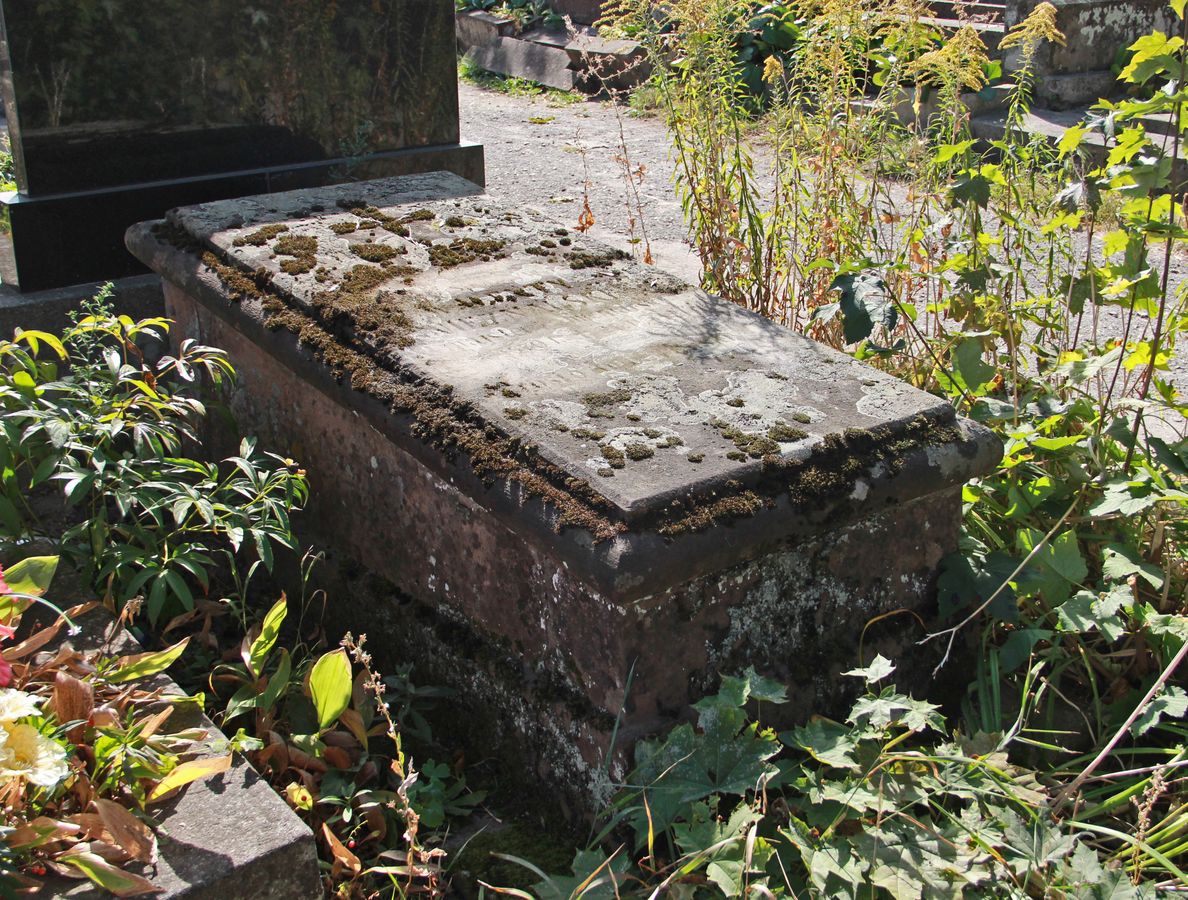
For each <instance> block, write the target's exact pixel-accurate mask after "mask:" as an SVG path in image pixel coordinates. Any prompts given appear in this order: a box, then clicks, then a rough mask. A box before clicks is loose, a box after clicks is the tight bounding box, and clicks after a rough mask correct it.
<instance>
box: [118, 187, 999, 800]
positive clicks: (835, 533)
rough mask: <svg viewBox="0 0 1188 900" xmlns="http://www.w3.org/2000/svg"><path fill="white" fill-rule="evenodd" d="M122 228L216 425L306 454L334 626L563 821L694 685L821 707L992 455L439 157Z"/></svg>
mask: <svg viewBox="0 0 1188 900" xmlns="http://www.w3.org/2000/svg"><path fill="white" fill-rule="evenodd" d="M128 245H129V248H130V249H131V250H132V251H133V252H134V253H135V254H136V255H137V256H138V257H140V258H141V259H142V260H144V261H145V262H146V263H147V264H148V265H150V266H151V267H152V268H153V269H155V270H156V271H158V272H160V273H161V274H162V276H163V278H164V279H165V283H166V301H167V304H168V307H169V310H170V314H171V315H172V316H173V317H174V318H175V319H177V321H178V326H177V327H176V328H175V329H174V333H175V335H176V337H177V338H178V339H181V338H185V337H193V338H196V339H198V340H201V341H202V342H204V343H208V344H216V345H218V346H222V347H224V348H226V349H227V350H228V351H229V353H230V356H231V358H232V360H233V361H234V363H235V365H236V368H237V370H238V371H239V373H240V378H239V381H238V383H237V387H236V389H235V391H234V394H233V395H232V397H231V398H230V404H231V408H232V410H233V412H234V413H235V415H236V416H237V419H238V422H239V428H240V429H241V430H242V432H243V433H252V434H258V435H260V437H261V440H263V441H264V442H265V443H266V444H267V445H270V446H274V447H282V448H285V449H286V451H287V452H290V453H291V454H292V455H293V456H294V457H296V458H298V459H301V460H302V462H303V464H304V465H305V466H306V468H307V469H308V471H309V474H310V480H311V488H312V498H313V499H312V501H311V509H310V510H309V512H308V513H307V514H306V515H305V516H304V517H303V518H304V520H305V521H306V522H307V524H308V525H309V526H311V530H312V531H313V532H315V533H316V535H317V536H318V537H320V538H324V539H327V540H329V541H330V542H331V543H333V544H334V545H336V546H338V547H339V548H341V549H342V551H343V553H344V554H345V555H347V556H349V557H351V558H352V559H354V560H355V561H357V562H358V563H359V564H360V566H361V569H362V570H363V571H364V572H368V573H373V574H374V575H375V576H377V577H381V578H382V579H384V580H385V583H386V584H388V585H390V593H389V595H388V598H387V599H386V600H385V599H383V598H382V597H381V599H379V600H378V601H377V602H376V603H374V604H372V605H370V606H368V607H367V608H363V607H364V604H363V603H362V601H359V600H357V599H356V602H355V603H353V604H352V603H349V602H347V601H346V600H344V601H343V602H342V603H341V604H339V605H337V606H335V607H334V610H335V614H336V615H337V617H338V621H339V622H340V623H341V624H342V625H343V626H344V627H350V628H352V629H354V630H356V631H366V632H367V633H368V634H369V635H370V636H371V638H372V643H371V645H370V646H372V648H373V650H375V651H376V653H377V656H381V657H382V656H383V655H384V654H385V653H386V654H387V655H388V659H389V661H395V660H400V659H403V660H405V661H412V660H413V659H415V660H416V661H417V663H418V667H419V669H418V670H419V671H422V672H424V671H428V672H429V673H430V676H429V677H430V678H433V679H436V680H439V681H445V682H446V683H450V684H452V685H453V686H454V687H456V688H457V689H458V690H459V695H460V699H461V702H463V703H464V704H465V705H466V706H467V708H468V709H472V710H473V716H471V717H470V718H469V721H471V722H473V723H474V724H475V725H476V726H477V725H478V724H480V723H482V725H483V727H484V728H485V729H486V731H485V734H486V737H487V739H488V740H489V741H491V742H494V744H496V745H497V744H498V743H499V742H500V741H503V742H510V744H509V748H510V749H511V751H512V752H514V753H516V754H519V756H520V758H521V760H527V761H530V762H531V763H532V765H533V766H534V771H535V772H536V773H537V774H538V775H539V777H540V778H543V779H545V780H547V781H549V782H550V783H552V784H553V785H554V786H557V788H558V790H559V791H560V793H561V795H562V796H564V797H566V798H568V802H570V803H571V804H573V807H574V808H577V809H581V808H589V807H590V806H592V805H596V804H597V802H598V801H599V799H600V798H602V797H604V796H605V795H606V794H607V793H608V792H609V790H610V785H611V783H612V782H613V781H614V780H615V779H618V778H621V777H622V776H623V774H624V771H625V765H626V762H625V760H626V753H627V750H628V748H629V746H630V744H631V742H632V741H634V739H635V738H637V737H639V736H640V735H643V734H648V733H651V732H653V731H655V730H657V729H661V728H663V727H666V726H667V725H670V724H672V722H673V721H675V720H676V719H678V718H679V717H680V716H681V715H683V714H684V712H685V710H686V708H687V704H688V703H689V702H690V701H692V700H695V699H696V698H697V697H698V696H699V695H700V693H701V692H703V691H705V690H707V689H709V688H711V687H712V686H713V684H714V682H715V680H716V678H717V677H718V675H719V674H720V673H723V672H727V673H730V672H736V671H739V670H741V669H742V668H744V667H746V666H748V665H754V666H757V667H758V668H759V669H760V670H761V671H764V672H766V673H768V674H770V675H774V676H776V677H779V678H782V679H784V680H786V681H789V682H791V683H792V684H793V685H794V691H793V695H794V696H795V697H796V698H797V700H796V701H795V702H794V703H793V704H792V706H791V712H792V714H794V715H800V716H803V715H806V714H808V713H810V712H836V711H838V709H839V708H840V706H841V705H842V704H843V703H845V702H847V701H848V699H849V693H848V690H849V686H848V685H844V684H843V683H842V682H843V681H844V679H840V678H839V677H838V673H839V672H841V671H844V670H846V669H849V668H851V667H853V666H854V665H855V664H857V662H858V661H859V652H858V648H859V641H860V636H862V643H863V646H864V652H865V655H866V656H867V657H869V656H870V655H873V653H874V651H875V650H877V649H881V650H882V651H883V652H885V653H886V654H887V655H895V656H898V655H900V654H899V651H901V650H903V649H904V648H905V646H907V645H908V643H909V642H910V640H911V639H912V632H911V629H910V628H909V627H908V625H909V620H910V619H911V617H909V616H893V617H891V619H890V620H885V621H883V622H882V623H881V624H878V625H874V626H872V627H871V628H870V629H869V630H864V629H865V628H866V626H867V624H868V623H869V622H870V621H871V620H872V619H874V618H876V617H878V616H879V615H880V614H881V613H884V612H889V611H892V610H900V609H910V610H915V611H918V612H919V613H920V614H921V615H922V616H925V617H927V616H928V615H929V614H930V613H929V611H930V609H931V604H932V603H933V602H934V599H935V576H936V572H937V566H938V563H939V560H940V559H941V557H942V556H943V555H944V554H945V553H946V552H948V551H950V550H952V549H954V547H955V542H956V537H957V529H958V524H959V519H960V489H961V485H962V484H963V483H964V482H965V481H966V480H967V479H969V478H971V477H975V476H977V475H979V474H981V473H983V472H985V471H987V470H988V469H989V468H990V467H992V466H993V465H994V464H995V463H996V461H997V459H998V457H999V454H1000V451H1001V448H1000V447H999V446H998V444H997V442H996V440H995V439H994V438H993V437H992V436H991V435H990V434H989V432H987V431H986V430H985V429H982V428H981V427H980V426H977V425H974V424H972V423H969V422H965V421H962V420H960V419H958V418H956V417H955V416H954V413H953V410H952V408H951V407H950V406H949V405H948V404H946V403H945V402H944V401H943V400H940V399H938V398H936V397H933V396H930V395H928V394H925V393H923V392H920V391H917V390H914V389H911V388H909V387H907V386H906V385H904V384H903V383H901V382H900V381H898V380H896V379H895V378H892V377H891V376H889V375H886V374H884V373H882V372H879V371H877V370H875V369H873V368H871V367H869V366H867V365H864V364H862V363H860V362H857V361H855V360H853V359H851V358H850V357H847V356H845V355H843V354H841V353H838V352H836V351H833V350H831V349H829V348H827V347H824V346H822V345H819V344H816V343H814V342H812V341H810V340H808V339H806V338H804V337H801V336H799V335H796V334H793V333H792V332H790V331H788V330H786V329H784V328H782V327H780V326H777V325H774V324H773V323H771V322H769V321H767V320H765V319H763V318H761V317H759V316H757V315H754V314H752V313H750V312H747V311H745V310H743V309H741V308H739V307H737V306H735V305H732V304H730V303H728V302H725V301H723V300H721V299H718V298H715V297H712V296H709V295H707V294H705V293H703V292H702V291H700V290H697V289H695V288H693V287H692V286H690V285H688V284H685V283H683V282H680V281H678V280H676V279H674V278H672V277H671V276H668V275H665V274H663V273H660V272H657V271H656V270H654V269H652V268H651V267H648V266H644V265H642V264H639V263H637V262H635V261H633V260H631V259H629V258H626V257H624V255H623V254H622V253H619V252H618V251H615V250H613V249H611V248H608V247H606V246H605V245H602V244H600V243H598V242H596V241H594V240H592V239H590V238H588V237H586V236H585V235H583V234H582V233H580V232H578V231H575V230H573V229H570V228H568V227H566V226H564V225H561V224H559V223H557V222H555V221H553V220H550V219H549V218H547V217H546V216H545V215H544V214H542V213H539V212H536V211H534V210H531V209H524V208H519V207H511V206H507V205H505V204H502V203H500V202H499V201H497V200H496V199H494V198H491V197H488V196H486V195H483V194H482V193H480V191H479V189H478V188H477V187H475V186H473V185H469V184H467V183H466V182H465V181H462V180H461V179H458V178H456V177H453V176H449V175H446V174H435V175H431V176H413V177H408V178H400V179H386V180H380V181H375V182H370V183H365V184H358V185H352V186H349V187H345V186H344V187H342V188H338V189H323V190H314V191H300V192H291V193H286V194H275V195H266V196H261V197H255V198H249V199H244V200H240V201H234V202H219V203H211V204H206V205H202V206H196V207H189V208H183V209H177V210H173V211H172V212H171V213H170V214H169V216H168V217H167V218H166V219H165V220H162V221H157V222H152V223H145V224H142V225H139V226H136V227H135V228H133V229H131V230H130V231H129V234H128ZM381 594H382V591H381ZM912 621H914V620H912ZM913 658H915V659H917V660H922V659H923V657H922V656H921V654H919V652H914V653H913ZM907 670H910V666H908V667H907ZM905 671H906V670H905ZM422 677H424V676H422ZM462 718H466V717H462ZM617 719H618V720H620V721H619V723H618V724H619V727H618V730H617V734H618V736H619V743H618V744H617V745H616V746H615V747H613V748H612V746H611V735H612V733H614V732H615V730H616V729H615V725H616V720H617Z"/></svg>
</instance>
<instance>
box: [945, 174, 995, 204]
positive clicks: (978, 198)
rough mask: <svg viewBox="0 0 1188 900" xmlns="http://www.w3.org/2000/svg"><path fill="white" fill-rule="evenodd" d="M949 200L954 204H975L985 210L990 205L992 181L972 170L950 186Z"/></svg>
mask: <svg viewBox="0 0 1188 900" xmlns="http://www.w3.org/2000/svg"><path fill="white" fill-rule="evenodd" d="M949 200H950V201H951V202H953V203H973V204H975V205H976V206H980V207H981V208H982V209H985V208H986V207H987V206H988V205H989V203H990V179H988V178H987V177H986V176H985V175H983V174H982V173H981V172H977V171H974V170H973V169H970V170H968V171H966V172H963V173H962V174H961V176H960V177H959V178H957V179H956V180H955V181H954V182H953V183H952V184H950V185H949Z"/></svg>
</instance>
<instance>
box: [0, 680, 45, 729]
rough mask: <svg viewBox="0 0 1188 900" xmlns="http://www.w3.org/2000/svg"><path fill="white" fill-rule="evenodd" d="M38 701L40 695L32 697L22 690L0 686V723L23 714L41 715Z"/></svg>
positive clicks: (12, 720)
mask: <svg viewBox="0 0 1188 900" xmlns="http://www.w3.org/2000/svg"><path fill="white" fill-rule="evenodd" d="M40 702H41V698H40V697H34V696H33V695H32V694H26V693H25V692H24V691H18V690H16V689H15V688H0V723H4V724H7V723H9V722H15V721H16V720H17V719H23V718H24V717H25V716H39V715H41V710H40V709H38V708H37V704H39V703H40Z"/></svg>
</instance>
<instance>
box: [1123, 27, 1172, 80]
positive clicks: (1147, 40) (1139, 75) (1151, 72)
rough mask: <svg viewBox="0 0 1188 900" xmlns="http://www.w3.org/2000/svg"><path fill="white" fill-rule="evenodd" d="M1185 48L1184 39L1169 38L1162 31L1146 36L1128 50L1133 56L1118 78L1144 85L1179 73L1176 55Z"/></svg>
mask: <svg viewBox="0 0 1188 900" xmlns="http://www.w3.org/2000/svg"><path fill="white" fill-rule="evenodd" d="M1183 46H1184V41H1183V39H1181V38H1179V37H1171V38H1169V37H1168V36H1167V35H1166V34H1164V33H1163V32H1162V31H1156V32H1154V33H1152V34H1145V35H1143V36H1142V37H1141V38H1139V39H1138V40H1137V41H1135V42H1134V43H1133V44H1131V45H1130V47H1129V48H1127V49H1129V50H1130V51H1131V53H1133V56H1131V58H1130V63H1129V65H1127V66H1126V68H1125V69H1123V70H1122V74H1121V75H1119V76H1118V77H1119V78H1120V79H1121V80H1122V81H1129V82H1130V83H1131V84H1144V83H1146V82H1147V81H1149V80H1150V79H1151V78H1153V77H1155V76H1156V75H1161V74H1163V73H1166V72H1170V71H1173V70H1174V71H1179V68H1180V61H1179V58H1178V57H1177V56H1176V54H1177V53H1178V52H1179V50H1180V49H1181V48H1182V47H1183Z"/></svg>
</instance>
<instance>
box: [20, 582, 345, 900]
mask: <svg viewBox="0 0 1188 900" xmlns="http://www.w3.org/2000/svg"><path fill="white" fill-rule="evenodd" d="M62 575H63V573H59V578H58V580H59V581H61V580H62ZM55 584H57V583H55ZM66 602H67V603H69V602H70V601H68V600H67V601H66ZM77 624H78V625H79V626H80V627H81V628H82V632H81V634H80V635H78V636H77V637H76V638H73V639H71V640H72V641H73V643H74V645H75V647H77V648H79V649H85V650H98V649H103V651H104V652H106V653H111V654H126V653H137V652H140V649H141V648H140V646H139V645H138V644H137V643H136V641H135V640H134V639H133V638H132V637H131V635H129V634H128V633H127V632H126V631H123V630H122V629H120V630H118V632H116V633H115V634H114V636H113V637H112V638H111V639H109V638H108V635H109V634H111V633H112V630H113V628H115V627H116V626H115V623H114V620H113V619H112V617H111V616H110V615H109V614H108V613H107V612H106V611H104V610H96V611H93V612H91V613H89V614H87V615H85V616H83V617H82V618H81V619H79V620H78V621H77ZM149 683H150V684H151V685H152V686H153V687H154V688H162V689H164V690H165V692H166V693H169V694H180V693H181V689H180V688H179V687H178V686H177V685H176V684H175V683H174V682H173V681H172V680H171V679H169V678H168V677H167V676H165V675H158V676H156V678H154V679H152V680H151V681H150V682H149ZM170 724H171V725H174V726H177V727H179V728H188V727H193V728H201V729H203V730H205V731H206V732H207V735H208V736H207V740H208V741H220V740H225V736H224V735H223V733H222V732H221V731H220V730H219V729H218V728H217V727H216V726H215V725H214V723H213V722H211V721H210V720H209V719H208V718H206V716H205V715H202V714H201V712H200V711H199V710H198V709H197V708H196V707H195V706H194V705H193V704H187V705H184V706H179V707H177V709H176V711H175V713H174V714H173V716H171V717H170ZM150 812H151V814H152V817H153V820H154V821H155V823H156V826H155V827H154V831H155V832H156V835H157V842H158V861H157V865H156V866H155V867H149V866H143V865H136V864H128V865H127V868H128V870H129V871H134V872H136V873H137V874H139V875H142V876H143V877H145V878H147V879H149V880H150V881H152V882H153V883H154V884H155V885H157V886H158V887H159V888H160V893H157V894H153V895H152V896H153V897H156V898H160V900H306V898H308V900H316V898H320V897H322V894H323V892H322V886H321V878H320V876H319V872H318V858H317V848H316V846H315V844H314V835H313V832H312V831H310V830H309V828H308V827H307V826H306V824H305V823H304V822H302V821H301V820H300V819H299V818H298V817H297V816H296V814H295V813H294V812H293V811H292V810H291V809H290V808H289V806H288V804H286V803H285V801H284V800H282V799H281V798H280V797H279V796H278V795H277V794H276V792H275V791H273V789H272V788H271V787H270V786H269V785H268V783H267V782H266V781H264V780H263V779H262V778H261V777H260V776H259V775H258V774H257V773H256V770H255V769H253V768H252V766H251V765H250V764H249V763H248V762H247V760H245V759H244V758H243V757H242V756H239V755H237V756H236V758H235V760H234V761H233V762H232V765H231V768H230V769H229V770H228V771H227V772H224V773H222V774H220V775H215V776H212V777H209V778H205V779H201V780H199V781H195V782H192V783H191V784H190V785H188V786H187V787H186V788H184V789H183V790H182V791H181V792H180V793H179V794H178V795H177V796H176V797H175V798H174V799H172V800H170V801H168V802H167V803H165V804H164V805H157V806H154V807H152V809H151V810H150ZM32 896H35V897H47V898H48V897H69V898H71V900H101V898H105V897H110V896H111V895H110V894H109V893H107V892H106V891H103V890H100V889H98V888H96V887H95V886H94V885H93V884H92V883H91V882H90V881H85V880H84V881H70V880H67V879H65V878H56V879H52V880H50V881H49V882H48V883H47V884H46V886H45V887H44V888H43V889H42V890H41V891H39V892H38V893H36V894H34V895H32Z"/></svg>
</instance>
